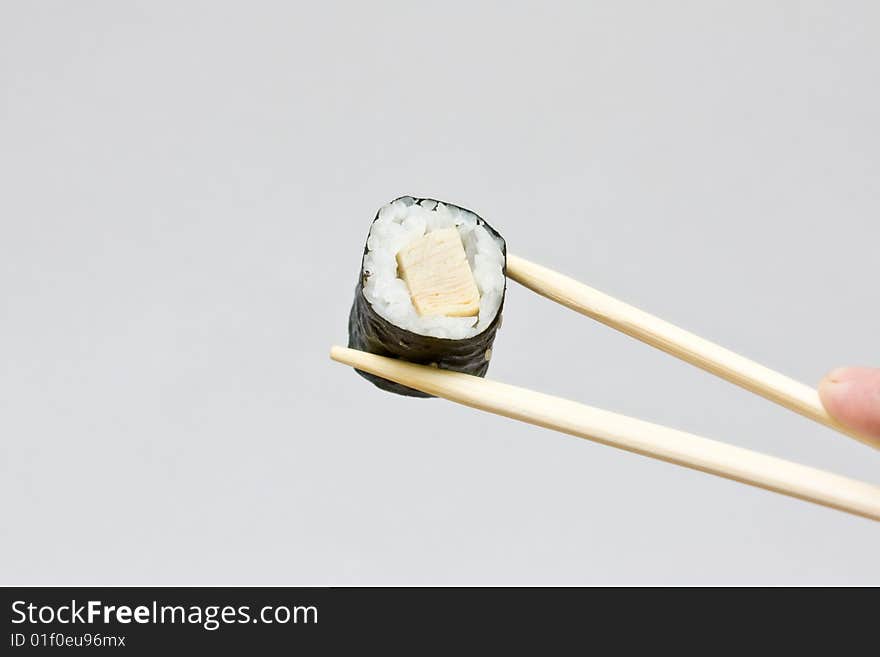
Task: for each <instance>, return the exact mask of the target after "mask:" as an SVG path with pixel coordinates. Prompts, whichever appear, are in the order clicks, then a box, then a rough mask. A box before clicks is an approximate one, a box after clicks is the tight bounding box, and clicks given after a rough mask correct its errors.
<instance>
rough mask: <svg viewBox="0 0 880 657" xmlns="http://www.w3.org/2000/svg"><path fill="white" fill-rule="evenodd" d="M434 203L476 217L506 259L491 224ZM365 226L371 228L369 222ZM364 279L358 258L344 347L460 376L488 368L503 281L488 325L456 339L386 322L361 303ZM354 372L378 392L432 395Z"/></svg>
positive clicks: (498, 323) (503, 245)
mask: <svg viewBox="0 0 880 657" xmlns="http://www.w3.org/2000/svg"><path fill="white" fill-rule="evenodd" d="M400 198H401V199H405V198H411V199H413V201H414V202H415V203H420V202H422V201H435V202H437V201H436V200H435V199H422V198H416V197H414V196H409V197H407V196H402V197H400ZM395 200H400V199H395ZM439 202H440V203H443V204H444V205H447V206H449V207H455V208H458V209H460V210H465V211H467V212H470V213H471V214H473V215H474V216H475V217H476V218H477V223H478V225H480V226H482V227H483V228H485V229H486V230H487V231H489V234H490V235H491V236H492V237H494V238H495V239H496V240H497V241H499V242H500V244H501V253H502V254H503V255H504V258H505V261H506V260H507V245H506V243H505V242H504V238H502V237H501V235H500V234H499V233H498V231H496V230H495V229H494V228H492V226H490V225H489V224H487V223H486V222H485V221H484V220H483V218H482V217H480V215H478V214H477V213H476V212H473V211H472V210H467V208H462V207H461V206H458V205H454V204H452V203H447V202H446V201H439ZM378 218H379V213H378V212H377V213H376V217H375V218H374V219H373V221H374V222H375V221H376V219H378ZM370 227H371V228H372V224H371V226H370ZM367 236H368V237H369V233H367ZM367 251H368V249H367V246H366V244H365V245H364V256H366V254H367ZM505 270H506V265H505ZM365 280H366V274H364V261H363V258H362V259H361V270H360V275H359V276H358V283H357V287H356V288H355V291H354V303H352V305H351V313H350V315H349V317H348V346H349V347H351V348H352V349H359V350H361V351H368V352H370V353H371V354H378V355H379V356H389V357H391V358H402V359H403V360H406V361H409V362H411V363H418V364H420V365H436V366H437V367H439V368H441V369H444V370H453V371H455V372H464V373H465V374H473V375H475V376H485V375H486V371H487V370H488V369H489V360H488V359H487V358H486V356H487V355H491V351H490V349H491V348H492V343H493V342H494V341H495V333H497V331H498V328H499V327H500V326H501V312H502V310H504V296H505V294H506V292H507V283H506V280H505V288H504V293H505V294H502V297H501V304H500V305H499V306H498V312H497V313H496V315H495V318H494V319H493V320H492V323H491V324H489V326H487V327H486V328H485V329H484V330H483V331H482V332H481V333H478V334H477V335H475V336H473V337H470V338H464V339H462V340H452V339H449V338H436V337H433V336H429V335H419V334H418V333H413V332H412V331H407V330H406V329H403V328H400V327H399V326H396V325H394V324H392V323H391V322H389V321H388V320H387V319H385V318H384V317H382V316H381V315H379V313H377V312H376V311H375V310H373V307H372V306H371V305H370V302H369V301H367V298H366V297H365V296H364V292H363V289H364V281H365ZM356 371H357V373H358V374H360V375H361V376H362V377H364V378H365V379H367V380H369V381H370V382H372V383H373V384H374V385H375V386H378V387H379V388H381V389H382V390H387V391H388V392H394V393H397V394H398V395H406V396H409V397H433V395H428V394H426V393H424V392H421V391H419V390H414V389H413V388H409V387H407V386H402V385H400V384H399V383H394V382H393V381H388V380H386V379H383V378H381V377H378V376H375V375H373V374H369V373H367V372H362V371H361V370H356Z"/></svg>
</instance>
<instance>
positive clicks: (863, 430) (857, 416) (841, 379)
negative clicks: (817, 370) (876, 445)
mask: <svg viewBox="0 0 880 657" xmlns="http://www.w3.org/2000/svg"><path fill="white" fill-rule="evenodd" d="M819 397H820V399H821V400H822V405H823V406H825V409H826V410H827V411H828V413H829V414H830V415H831V416H832V417H833V418H834V419H835V420H837V421H838V422H840V423H841V424H843V425H845V426H847V427H850V428H851V429H854V430H855V431H856V432H858V433H860V434H862V435H864V436H866V437H870V438H874V439H877V440H880V370H872V369H868V368H861V367H846V368H839V369H836V370H833V371H831V372H829V373H828V375H827V376H826V377H825V378H824V379H822V381H821V382H820V384H819Z"/></svg>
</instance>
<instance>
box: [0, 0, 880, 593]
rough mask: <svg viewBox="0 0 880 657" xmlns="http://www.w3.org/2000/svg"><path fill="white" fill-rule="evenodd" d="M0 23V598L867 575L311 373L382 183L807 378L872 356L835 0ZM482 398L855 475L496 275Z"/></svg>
mask: <svg viewBox="0 0 880 657" xmlns="http://www.w3.org/2000/svg"><path fill="white" fill-rule="evenodd" d="M436 4H437V7H436V8H432V7H431V6H430V5H429V3H410V2H397V3H387V2H371V3H356V2H351V3H302V4H301V5H298V4H297V3H290V2H277V3H265V2H248V3H244V2H241V3H227V2H196V3H194V2H121V3H120V2H109V1H108V2H83V3H66V2H39V3H30V2H6V3H3V5H2V7H0V266H2V271H3V275H2V277H0V302H2V303H0V338H2V339H0V363H2V367H0V513H2V518H3V522H2V523H0V544H2V555H3V559H2V570H0V582H2V583H5V584H23V583H28V584H36V583H80V584H117V583H128V584H147V583H149V584H223V583H225V584H233V583H234V584H245V583H250V584H351V583H354V584H468V583H487V584H488V583H496V584H554V583H556V584H589V583H617V584H646V583H667V584H668V583H687V584H702V583H711V584H719V583H735V584H740V583H828V584H834V583H841V584H847V583H852V584H857V583H862V584H869V583H870V584H880V560H878V555H880V532H878V528H877V525H875V524H874V523H871V522H869V521H867V520H863V519H859V518H855V517H850V516H847V515H844V514H842V513H837V512H834V511H830V510H827V509H824V508H820V507H816V506H812V505H809V504H806V503H803V502H799V501H796V500H792V499H788V498H784V497H781V496H777V495H773V494H770V493H767V492H763V491H758V490H754V489H750V488H747V487H745V486H742V485H739V484H736V483H732V482H728V481H724V480H721V479H717V478H713V477H710V476H708V475H704V474H700V473H696V472H691V471H687V470H684V469H681V468H677V467H674V466H671V465H667V464H663V463H659V462H655V461H651V460H649V459H646V458H642V457H638V456H634V455H631V454H626V453H622V452H618V451H615V450H613V449H611V448H607V447H602V446H599V445H595V444H592V443H589V442H586V441H582V440H577V439H574V438H570V437H565V436H561V435H556V434H553V433H551V432H548V431H544V430H540V429H537V428H534V427H530V426H525V425H521V424H517V423H515V422H513V421H510V420H505V419H501V418H498V417H492V416H488V415H482V414H478V413H476V412H475V411H471V410H468V409H465V408H461V407H457V406H454V405H452V404H449V403H446V402H443V401H440V400H413V399H405V398H402V397H395V396H393V395H389V394H386V393H382V392H380V391H378V390H377V389H375V388H373V387H372V386H371V385H369V384H368V383H367V382H365V381H364V380H362V379H361V378H359V377H357V376H356V375H355V374H354V373H352V372H350V371H347V370H346V369H345V368H344V367H342V366H340V365H337V364H334V363H331V362H330V361H329V359H328V356H327V354H328V350H329V347H330V345H331V344H333V343H344V341H345V340H346V320H347V313H348V308H349V305H350V303H351V295H352V293H353V289H354V285H355V282H356V277H357V273H358V264H359V260H360V255H361V251H362V248H363V240H364V237H365V236H366V232H367V229H368V227H369V222H370V220H371V219H372V217H373V215H374V213H375V211H376V209H377V208H378V207H379V206H380V205H381V204H383V203H384V202H386V201H388V200H390V199H392V198H395V197H397V196H399V195H401V194H414V195H421V196H432V197H435V198H440V199H445V200H448V201H451V202H454V203H457V204H460V205H463V206H465V207H469V208H472V209H473V210H475V211H476V212H478V213H480V214H481V215H483V216H484V217H485V218H486V220H487V221H489V222H490V223H491V224H493V225H494V226H495V227H496V228H498V229H499V230H500V231H501V232H502V233H503V234H504V235H505V237H506V238H507V240H508V244H509V246H510V250H511V251H512V252H515V253H518V254H521V255H523V256H526V257H529V258H531V259H534V260H537V261H539V262H541V263H543V264H547V265H550V266H552V267H554V268H556V269H559V270H561V271H563V272H566V273H568V274H570V275H573V276H575V277H576V278H578V279H580V280H583V281H585V282H587V283H588V284H590V285H593V286H595V287H598V288H599V289H602V290H604V291H606V292H609V293H611V294H614V295H616V296H619V297H620V298H622V299H624V300H627V301H629V302H631V303H634V304H635V305H637V306H639V307H642V308H644V309H645V310H648V311H650V312H653V313H655V314H657V315H659V316H661V317H663V318H665V319H668V320H670V321H673V322H675V323H677V324H679V325H681V326H683V327H685V328H688V329H690V330H692V331H695V332H696V333H698V334H700V335H703V336H705V337H707V338H710V339H713V340H715V341H717V342H720V343H721V344H723V345H725V346H727V347H730V348H732V349H734V350H736V351H738V352H740V353H743V354H745V355H748V356H751V357H753V358H755V359H756V360H758V361H759V362H762V363H764V364H766V365H768V366H770V367H773V368H776V369H779V370H780V371H782V372H785V373H786V374H789V375H791V376H793V377H795V378H798V379H800V380H803V381H805V382H809V383H815V382H816V381H818V379H819V378H820V377H821V376H822V374H823V373H824V372H825V371H826V370H828V369H830V368H832V367H833V366H837V365H844V364H865V365H870V364H874V365H878V364H880V361H878V359H880V356H878V343H877V336H878V335H880V307H878V295H877V281H878V247H880V192H878V185H877V181H878V179H880V127H878V125H880V124H878V120H877V117H878V116H880V87H878V84H877V81H878V80H880V9H878V5H877V4H876V3H871V2H861V3H858V2H843V3H834V4H831V3H824V2H778V3H772V4H769V3H762V2H742V3H706V2H693V3H683V2H679V3H651V2H623V3H619V2H607V3H583V2H570V3H540V2H534V3H511V2H498V3H487V2H482V3H473V2H460V3H459V2H444V3H436ZM490 376H491V377H494V378H498V379H501V380H505V381H509V382H512V383H516V384H519V385H524V386H528V387H532V388H539V389H541V390H544V391H546V392H550V393H554V394H559V395H563V396H566V397H569V398H573V399H577V400H580V401H584V402H586V403H589V404H591V405H595V406H599V407H603V408H608V409H611V410H615V411H618V412H623V413H626V414H629V415H634V416H636V417H640V418H644V419H647V420H651V421H654V422H659V423H662V424H667V425H671V426H674V427H678V428H682V429H686V430H688V431H692V432H695V433H698V434H702V435H706V436H709V437H712V438H716V439H721V440H725V441H728V442H732V443H735V444H738V445H742V446H745V447H749V448H753V449H758V450H761V451H765V452H768V453H772V454H774V455H778V456H782V457H785V458H789V459H792V460H796V461H800V462H804V463H807V464H810V465H814V466H818V467H822V468H825V469H829V470H833V471H836V472H840V473H843V474H847V475H850V476H853V477H857V478H861V479H866V480H869V481H875V482H876V481H880V453H878V452H875V451H871V450H870V449H868V448H866V447H864V446H862V445H860V444H857V443H855V442H853V441H851V440H849V439H846V438H843V437H841V436H838V435H836V434H834V433H833V432H831V431H830V430H827V429H824V428H822V427H819V426H817V425H814V424H812V423H810V422H809V421H807V420H805V419H802V418H799V417H797V416H795V415H793V414H792V413H789V412H787V411H785V410H783V409H780V408H778V407H775V406H773V405H772V404H770V403H769V402H766V401H763V400H761V399H758V398H756V397H754V396H752V395H749V394H748V393H746V392H743V391H741V390H739V389H737V388H735V387H733V386H731V385H729V384H727V383H724V382H722V381H718V380H716V379H714V378H713V377H711V376H709V375H707V374H705V373H703V372H700V371H698V370H696V369H694V368H691V367H689V366H687V365H685V364H682V363H679V362H677V361H675V360H674V359H672V358H670V357H668V356H665V355H663V354H661V353H659V352H656V351H654V350H652V349H650V348H648V347H646V346H643V345H641V344H639V343H636V342H634V341H632V340H630V339H629V338H626V337H624V336H621V335H619V334H616V333H615V332H613V331H611V330H609V329H607V328H604V327H602V326H600V325H597V324H595V323H593V322H591V321H590V320H588V319H586V318H583V317H580V316H578V315H575V314H574V313H572V312H570V311H567V310H564V309H562V308H561V307H557V306H555V305H554V304H552V303H550V302H549V301H546V300H544V299H541V298H539V297H537V296H535V295H534V294H531V293H528V292H526V291H525V290H524V289H523V288H520V287H517V286H516V285H515V284H511V287H510V290H509V293H508V299H507V305H506V314H505V322H504V327H503V329H502V330H501V332H500V333H499V336H498V340H497V341H496V344H495V350H494V358H493V363H492V367H491V368H490Z"/></svg>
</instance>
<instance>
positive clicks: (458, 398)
mask: <svg viewBox="0 0 880 657" xmlns="http://www.w3.org/2000/svg"><path fill="white" fill-rule="evenodd" d="M330 357H331V358H332V359H333V360H335V361H338V362H340V363H344V364H346V365H350V366H351V367H354V368H356V369H358V370H363V371H365V372H369V373H371V374H375V375H376V376H380V377H382V378H385V379H389V380H391V381H396V382H397V383H400V384H403V385H406V386H409V387H411V388H416V389H417V390H421V391H422V392H426V393H428V394H431V395H436V396H437V397H443V398H445V399H448V400H450V401H454V402H457V403H459V404H464V405H466V406H470V407H472V408H476V409H479V410H483V411H488V412H490V413H495V414H497V415H503V416H505V417H509V418H513V419H515V420H520V421H522V422H527V423H529V424H534V425H537V426H540V427H545V428H547V429H553V430H555V431H561V432H562V433H567V434H571V435H573V436H578V437H580V438H586V439H588V440H593V441H596V442H599V443H602V444H605V445H610V446H612V447H617V448H620V449H624V450H626V451H629V452H635V453H636V454H642V455H644V456H650V457H652V458H656V459H660V460H661V461H667V462H669V463H674V464H677V465H682V466H685V467H688V468H693V469H694V470H701V471H703V472H707V473H709V474H714V475H718V476H719V477H725V478H727V479H733V480H734V481H739V482H741V483H744V484H749V485H752V486H757V487H759V488H763V489H766V490H769V491H773V492H776V493H781V494H783V495H789V496H791V497H796V498H799V499H802V500H806V501H808V502H814V503H816V504H821V505H823V506H827V507H830V508H833V509H838V510H840V511H845V512H847V513H852V514H855V515H859V516H863V517H865V518H870V519H872V520H880V487H878V486H874V485H872V484H868V483H865V482H862V481H857V480H854V479H849V478H847V477H843V476H840V475H836V474H833V473H830V472H824V471H822V470H817V469H815V468H811V467H808V466H805V465H800V464H798V463H792V462H790V461H785V460H783V459H779V458H776V457H774V456H768V455H766V454H760V453H758V452H752V451H750V450H747V449H743V448H740V447H734V446H733V445H727V444H725V443H721V442H717V441H714V440H709V439H707V438H701V437H699V436H695V435H693V434H688V433H685V432H683V431H678V430H675V429H670V428H667V427H663V426H660V425H656V424H651V423H649V422H643V421H641V420H636V419H634V418H630V417H626V416H624V415H618V414H616V413H611V412H608V411H603V410H600V409H597V408H591V407H590V406H586V405H584V404H579V403H577V402H573V401H569V400H566V399H561V398H559V397H553V396H551V395H546V394H542V393H539V392H534V391H532V390H528V389H525V388H519V387H517V386H512V385H508V384H504V383H500V382H498V381H492V380H490V379H482V378H479V377H476V376H471V375H469V374H462V373H460V372H450V371H448V370H440V369H437V368H433V367H426V366H424V365H414V364H412V363H408V362H406V361H403V360H398V359H393V358H386V357H384V356H377V355H375V354H369V353H366V352H363V351H358V350H356V349H348V348H345V347H333V348H332V349H331V350H330Z"/></svg>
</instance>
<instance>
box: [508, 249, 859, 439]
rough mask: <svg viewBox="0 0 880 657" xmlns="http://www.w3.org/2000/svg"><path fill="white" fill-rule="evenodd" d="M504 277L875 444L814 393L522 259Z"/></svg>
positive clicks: (515, 259) (510, 263) (510, 261)
mask: <svg viewBox="0 0 880 657" xmlns="http://www.w3.org/2000/svg"><path fill="white" fill-rule="evenodd" d="M507 276H508V277H510V278H511V279H513V280H514V281H516V282H517V283H519V284H520V285H523V286H525V287H527V288H528V289H530V290H532V291H533V292H537V293H538V294H540V295H542V296H545V297H547V298H548V299H550V300H552V301H556V302H557V303H560V304H562V305H563V306H567V307H568V308H571V309H572V310H574V311H576V312H579V313H581V314H583V315H586V316H587V317H592V318H593V319H595V320H598V321H600V322H602V323H603V324H606V325H607V326H610V327H611V328H613V329H617V330H618V331H621V332H623V333H626V334H627V335H629V336H631V337H633V338H635V339H636V340H641V341H642V342H644V343H646V344H649V345H651V346H652V347H656V348H657V349H661V350H663V351H665V352H666V353H668V354H671V355H673V356H675V357H677V358H680V359H682V360H684V361H686V362H688V363H690V364H691V365H696V366H697V367H699V368H701V369H704V370H706V371H707V372H710V373H712V374H714V375H716V376H720V377H721V378H722V379H726V380H727V381H730V382H731V383H734V384H736V385H738V386H740V387H741V388H745V389H746V390H749V391H751V392H754V393H756V394H758V395H761V396H762V397H765V398H767V399H769V400H770V401H772V402H776V403H777V404H779V405H780V406H784V407H785V408H788V409H790V410H792V411H794V412H795V413H800V414H801V415H803V416H804V417H808V418H810V419H811V420H815V421H816V422H819V423H820V424H824V425H825V426H827V427H831V428H832V429H834V430H836V431H839V432H840V433H842V434H845V435H847V436H850V437H851V438H855V439H856V440H858V441H860V442H863V443H865V444H866V445H870V446H871V447H875V448H876V447H877V444H876V443H875V442H873V441H871V440H869V439H867V438H865V437H863V436H860V435H859V434H858V433H856V432H854V431H852V430H851V429H849V428H847V427H844V426H843V425H842V424H840V423H839V422H837V421H836V420H835V419H834V418H832V417H831V416H830V415H829V414H828V411H826V410H825V408H824V407H823V406H822V402H821V401H820V400H819V393H818V392H817V391H816V390H815V389H814V388H811V387H809V386H806V385H804V384H803V383H799V382H798V381H795V380H794V379H790V378H788V377H787V376H785V375H783V374H780V373H778V372H774V371H773V370H771V369H769V368H767V367H764V366H763V365H759V364H758V363H756V362H754V361H751V360H749V359H748V358H745V357H743V356H740V355H739V354H735V353H733V352H732V351H730V350H728V349H725V348H724V347H720V346H718V345H717V344H713V343H712V342H709V341H708V340H704V339H703V338H701V337H699V336H697V335H694V334H693V333H689V332H688V331H685V330H683V329H680V328H678V327H677V326H673V325H672V324H670V323H669V322H665V321H663V320H662V319H659V318H657V317H654V316H653V315H650V314H648V313H646V312H643V311H641V310H639V309H638V308H634V307H633V306H630V305H628V304H626V303H623V302H622V301H618V300H617V299H614V298H613V297H610V296H608V295H607V294H604V293H603V292H599V291H598V290H595V289H593V288H591V287H588V286H586V285H584V284H583V283H579V282H578V281H576V280H574V279H572V278H569V277H568V276H565V275H563V274H560V273H558V272H555V271H552V270H550V269H547V268H546V267H542V266H541V265H537V264H535V263H533V262H529V261H528V260H526V259H524V258H520V257H518V256H515V255H511V254H508V255H507Z"/></svg>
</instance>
